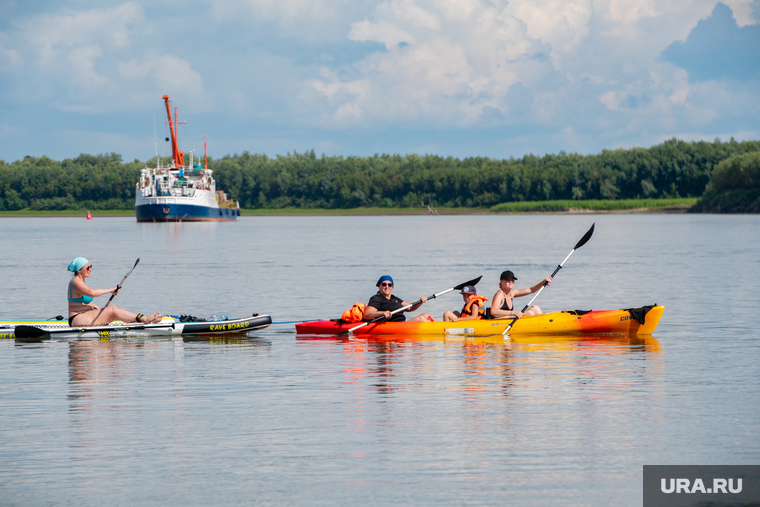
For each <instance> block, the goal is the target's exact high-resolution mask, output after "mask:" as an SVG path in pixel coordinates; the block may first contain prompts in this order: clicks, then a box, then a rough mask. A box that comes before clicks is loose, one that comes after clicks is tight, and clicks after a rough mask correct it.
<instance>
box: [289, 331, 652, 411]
mask: <svg viewBox="0 0 760 507" xmlns="http://www.w3.org/2000/svg"><path fill="white" fill-rule="evenodd" d="M296 344H297V345H298V346H302V347H308V348H309V351H310V352H311V353H312V354H316V355H317V356H319V355H320V351H322V353H323V354H325V357H329V355H330V353H331V352H335V351H336V348H337V349H339V350H340V351H341V354H342V360H343V362H344V374H345V375H346V377H347V378H346V383H347V384H349V385H352V386H354V387H355V388H357V389H359V390H365V389H368V390H371V391H373V392H375V393H377V394H381V395H386V396H387V395H392V394H394V393H397V392H398V391H400V390H411V391H417V392H430V391H438V390H454V391H460V392H461V393H462V394H463V396H464V397H465V399H467V400H470V401H473V400H476V399H479V398H483V397H486V398H487V397H491V396H493V395H494V394H495V393H496V392H498V393H499V395H501V396H503V397H506V398H512V397H516V396H519V397H522V398H534V397H535V398H541V399H545V397H546V393H547V391H548V392H551V393H556V394H561V393H562V392H563V391H566V390H567V389H568V388H569V387H572V390H573V392H574V393H584V392H589V393H593V394H594V395H595V396H597V395H605V396H606V395H607V394H610V393H619V392H623V391H630V390H632V389H633V390H636V389H637V387H641V386H642V385H644V384H656V383H658V382H661V380H662V376H663V363H662V357H661V356H662V347H661V344H660V342H659V341H658V340H657V339H656V338H654V337H651V336H647V337H636V336H562V337H557V336H531V337H527V338H520V337H518V338H516V339H512V340H504V339H503V338H502V337H501V336H498V337H495V336H490V337H462V336H456V337H420V336H379V337H371V338H366V339H365V338H362V339H355V338H335V337H324V336H322V337H317V336H310V335H298V336H297V337H296Z"/></svg>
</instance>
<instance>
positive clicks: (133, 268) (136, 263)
mask: <svg viewBox="0 0 760 507" xmlns="http://www.w3.org/2000/svg"><path fill="white" fill-rule="evenodd" d="M139 263H140V258H139V257H138V258H137V260H136V261H135V265H134V266H132V269H130V270H129V273H127V274H126V275H125V278H126V277H127V276H129V275H131V274H132V271H134V270H135V268H136V267H137V265H138V264H139Z"/></svg>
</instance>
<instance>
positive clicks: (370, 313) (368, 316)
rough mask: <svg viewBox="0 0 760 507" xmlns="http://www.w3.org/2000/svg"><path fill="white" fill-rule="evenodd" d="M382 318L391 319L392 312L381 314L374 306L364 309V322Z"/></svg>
mask: <svg viewBox="0 0 760 507" xmlns="http://www.w3.org/2000/svg"><path fill="white" fill-rule="evenodd" d="M382 316H385V317H390V316H391V312H389V311H384V312H381V311H380V310H378V309H377V308H375V307H374V306H368V307H367V308H365V309H364V320H372V319H376V318H378V317H382Z"/></svg>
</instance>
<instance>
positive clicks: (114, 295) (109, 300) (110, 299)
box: [103, 258, 140, 310]
mask: <svg viewBox="0 0 760 507" xmlns="http://www.w3.org/2000/svg"><path fill="white" fill-rule="evenodd" d="M138 262H140V259H139V258H138V259H137V260H136V261H135V265H134V266H132V269H130V270H129V273H127V274H126V275H124V278H122V279H121V282H119V285H117V286H116V292H119V290H120V289H121V286H122V285H124V282H125V281H126V280H127V277H128V276H129V275H131V274H132V271H134V270H135V268H136V267H137V263H138ZM114 297H116V294H111V297H110V298H108V303H106V306H104V307H103V310H105V309H106V308H107V307H108V305H110V304H111V301H113V298H114Z"/></svg>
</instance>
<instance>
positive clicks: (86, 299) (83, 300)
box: [69, 280, 95, 304]
mask: <svg viewBox="0 0 760 507" xmlns="http://www.w3.org/2000/svg"><path fill="white" fill-rule="evenodd" d="M72 283H74V280H71V281H70V282H69V303H84V304H87V303H91V302H92V300H93V299H95V298H91V297H90V296H85V295H82V296H80V297H78V298H74V297H71V296H72V294H71V284H72Z"/></svg>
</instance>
